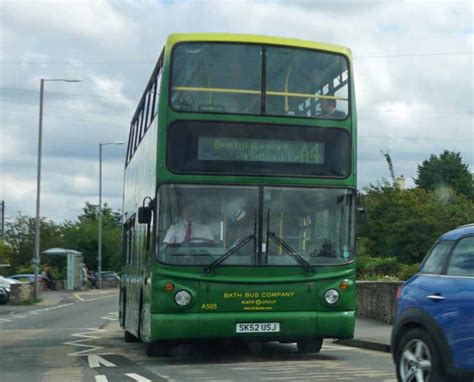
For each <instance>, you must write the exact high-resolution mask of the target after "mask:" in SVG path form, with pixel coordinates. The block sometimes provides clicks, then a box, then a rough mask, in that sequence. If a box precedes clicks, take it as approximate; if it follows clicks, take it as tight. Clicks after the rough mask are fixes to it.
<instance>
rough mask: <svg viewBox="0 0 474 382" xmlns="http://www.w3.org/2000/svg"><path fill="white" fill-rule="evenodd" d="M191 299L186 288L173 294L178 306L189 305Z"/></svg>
mask: <svg viewBox="0 0 474 382" xmlns="http://www.w3.org/2000/svg"><path fill="white" fill-rule="evenodd" d="M191 300H192V296H191V293H189V292H188V291H186V290H180V291H179V292H177V293H176V294H175V295H174V302H175V303H176V304H178V305H179V306H186V305H189V303H190V302H191Z"/></svg>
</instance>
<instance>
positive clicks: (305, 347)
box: [296, 338, 323, 353]
mask: <svg viewBox="0 0 474 382" xmlns="http://www.w3.org/2000/svg"><path fill="white" fill-rule="evenodd" d="M296 345H297V346H298V351H299V352H300V353H319V351H320V350H321V347H322V346H323V339H322V338H317V339H314V340H302V341H298V342H297V343H296Z"/></svg>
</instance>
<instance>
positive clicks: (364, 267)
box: [356, 255, 403, 280]
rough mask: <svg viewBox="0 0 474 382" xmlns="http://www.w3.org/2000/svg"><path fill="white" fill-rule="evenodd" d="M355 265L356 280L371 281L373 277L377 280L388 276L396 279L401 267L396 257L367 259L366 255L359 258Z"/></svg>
mask: <svg viewBox="0 0 474 382" xmlns="http://www.w3.org/2000/svg"><path fill="white" fill-rule="evenodd" d="M356 264H357V265H356V267H357V278H358V279H362V280H368V279H371V280H372V279H374V277H375V276H376V277H378V278H384V276H389V277H392V278H394V279H396V278H397V277H398V274H399V273H400V272H401V271H402V267H403V265H402V264H400V263H399V261H398V259H397V258H396V257H369V256H367V255H362V256H359V257H358V259H357V260H356Z"/></svg>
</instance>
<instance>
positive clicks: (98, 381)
mask: <svg viewBox="0 0 474 382" xmlns="http://www.w3.org/2000/svg"><path fill="white" fill-rule="evenodd" d="M95 382H108V379H107V377H106V376H105V375H96V376H95Z"/></svg>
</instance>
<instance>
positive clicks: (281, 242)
mask: <svg viewBox="0 0 474 382" xmlns="http://www.w3.org/2000/svg"><path fill="white" fill-rule="evenodd" d="M267 235H268V237H270V238H271V239H273V240H274V241H275V243H277V244H278V245H280V246H281V247H282V248H283V249H284V250H285V251H286V252H287V253H288V254H289V255H290V256H291V257H293V258H294V259H295V260H296V261H297V262H298V263H300V264H301V265H302V266H303V267H304V268H305V269H306V270H307V271H308V272H311V273H314V268H313V266H312V265H311V264H310V263H308V262H307V261H306V260H305V259H303V258H302V257H301V256H300V255H298V253H296V251H295V250H294V249H293V248H291V246H290V245H289V244H288V243H287V242H286V241H284V240H283V239H282V238H281V237H280V236H278V235H277V234H276V233H275V232H270V231H268V233H267ZM267 251H268V248H267Z"/></svg>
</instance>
